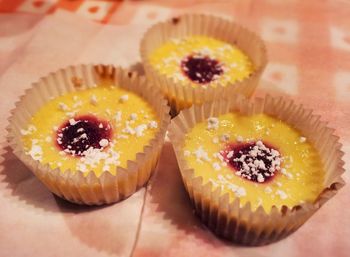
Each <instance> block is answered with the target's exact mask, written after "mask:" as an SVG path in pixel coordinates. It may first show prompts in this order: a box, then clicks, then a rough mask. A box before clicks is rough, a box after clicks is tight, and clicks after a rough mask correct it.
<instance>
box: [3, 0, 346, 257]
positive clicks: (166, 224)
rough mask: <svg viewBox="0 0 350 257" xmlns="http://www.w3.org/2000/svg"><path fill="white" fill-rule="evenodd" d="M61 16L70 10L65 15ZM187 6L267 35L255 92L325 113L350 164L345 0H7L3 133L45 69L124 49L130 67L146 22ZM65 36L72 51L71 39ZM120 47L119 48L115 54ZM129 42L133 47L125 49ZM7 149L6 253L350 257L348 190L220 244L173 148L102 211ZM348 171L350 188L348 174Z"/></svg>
mask: <svg viewBox="0 0 350 257" xmlns="http://www.w3.org/2000/svg"><path fill="white" fill-rule="evenodd" d="M62 11H68V12H69V13H71V15H70V16H69V15H63V14H61V15H58V14H60V13H63V12H62ZM187 12H196V13H210V14H216V15H220V16H223V17H227V18H229V19H233V20H234V21H237V22H238V23H240V24H243V25H244V26H246V27H248V28H250V29H251V30H253V31H255V32H256V33H258V34H259V35H261V37H262V38H263V39H264V40H265V42H266V44H267V49H268V54H269V64H268V66H267V69H266V71H265V73H264V75H263V79H262V82H261V85H259V88H258V90H257V92H256V95H264V94H266V93H271V94H273V95H276V94H277V95H289V96H291V97H293V99H295V100H296V101H297V102H298V103H303V104H304V105H305V106H306V107H308V108H312V109H314V111H315V113H317V114H320V115H322V120H325V121H328V122H329V124H330V126H332V127H334V128H335V129H336V134H337V135H339V136H340V138H341V142H342V143H343V150H344V151H345V154H346V155H345V157H344V160H346V165H345V168H346V169H349V168H350V166H349V162H348V161H347V160H349V157H350V130H349V129H348V127H349V125H350V32H349V31H350V20H349V17H350V2H349V1H345V0H343V1H342V0H334V1H319V0H308V1H302V0H300V1H293V0H285V1H280V0H261V1H252V0H250V1H249V0H245V1H239V0H237V1H235V0H233V1H223V0H221V1H209V0H206V1H204V0H201V1H194V0H177V1H160V0H159V1H125V2H124V1H81V0H47V1H40V0H2V1H1V0H0V58H1V62H0V86H1V89H2V94H1V97H2V100H4V99H7V101H0V121H1V122H0V130H1V132H2V133H4V132H3V131H4V127H5V125H6V124H5V122H4V121H6V119H7V117H8V114H9V110H10V109H11V108H13V104H14V102H15V100H16V99H18V96H19V95H21V94H22V93H23V91H24V88H25V86H27V85H29V84H30V83H31V82H33V81H35V80H36V79H37V78H38V77H39V76H41V75H45V74H46V73H47V72H50V71H53V70H56V69H57V68H59V67H63V66H66V65H68V64H75V63H84V62H92V61H94V62H97V63H98V62H105V63H108V62H113V60H116V59H117V58H119V56H120V55H121V57H120V59H118V64H120V65H129V63H127V62H126V61H125V60H128V59H132V60H136V59H137V58H138V52H137V51H138V42H139V40H140V38H141V36H142V33H143V32H144V29H146V28H147V27H148V26H150V25H151V24H153V23H155V22H158V21H161V20H164V19H167V18H169V17H171V16H174V15H178V14H181V13H187ZM84 17H85V18H86V19H85V18H84ZM88 20H92V21H94V22H91V21H88ZM41 21H42V22H41ZM14 23H16V26H17V27H16V31H12V33H10V32H11V31H8V30H7V28H12V26H11V25H12V24H14ZM101 24H110V25H116V26H105V25H101ZM73 25H74V26H73ZM75 27H76V28H77V29H75ZM39 32H40V33H39ZM80 32H81V34H80V35H79V37H77V38H75V37H76V34H77V33H80ZM118 33H119V34H118ZM48 35H50V36H52V35H53V36H56V38H54V37H53V36H52V37H49V36H48ZM114 35H116V36H114ZM71 39H74V40H71ZM64 40H66V41H69V44H70V45H69V47H64V46H63V44H64V42H65V41H64ZM13 42H16V43H15V44H14V43H13ZM96 46H99V47H96ZM114 46H116V47H118V50H120V51H110V52H108V53H106V49H112V48H113V47H114ZM48 47H49V48H48ZM130 48H132V49H133V51H134V52H128V51H123V50H125V49H130ZM48 49H49V50H48ZM135 49H137V50H135ZM38 60H39V61H38ZM46 60H47V62H45V61H46ZM72 60H73V62H74V63H72ZM119 60H120V61H119ZM67 62H68V63H67ZM19 74H20V76H19ZM8 151H9V149H8V148H6V147H2V148H1V149H0V155H1V161H0V205H1V206H2V210H1V212H0V230H1V231H4V233H2V236H1V237H0V238H1V240H0V255H1V256H24V255H28V256H38V257H39V256H97V255H98V256H137V257H146V256H152V257H153V256H169V257H172V256H195V255H196V256H201V257H205V256H211V257H216V256H348V254H349V252H350V220H349V217H350V209H349V208H346V206H347V205H348V203H349V200H350V199H349V195H350V188H349V185H346V186H345V187H344V188H343V189H342V190H341V191H340V192H339V194H338V195H337V196H336V197H334V198H333V199H332V200H331V201H330V202H328V203H327V204H326V205H325V206H324V207H322V209H321V210H320V211H319V212H318V213H317V214H316V215H315V216H314V217H312V218H311V220H310V221H308V222H307V224H305V225H304V226H303V227H302V228H301V229H300V230H299V231H297V232H296V233H294V234H293V235H292V236H290V237H288V238H287V239H285V240H283V241H281V242H278V243H276V244H272V245H269V246H265V247H259V248H243V247H236V246H232V245H230V244H227V243H226V242H224V241H222V240H219V239H217V238H216V237H214V236H213V235H212V234H211V233H209V232H207V231H206V230H205V228H203V227H202V225H201V224H200V222H199V221H198V219H197V218H196V217H195V216H194V215H193V214H192V208H191V205H190V203H189V200H188V198H187V195H186V193H185V191H184V188H183V186H182V182H181V179H180V176H179V171H178V168H177V165H176V159H175V157H174V154H173V151H172V148H171V146H170V144H169V143H168V144H166V145H165V147H164V151H163V153H162V160H163V161H161V162H160V164H159V167H158V172H157V174H156V176H155V177H153V178H152V181H151V183H150V185H151V186H150V187H148V188H143V189H141V190H140V191H138V192H137V193H136V194H135V195H133V196H132V197H130V198H129V199H127V200H126V201H123V202H121V203H118V204H115V205H112V206H107V207H103V208H83V207H80V208H77V207H76V206H72V205H70V204H68V203H66V202H64V201H61V200H60V199H56V198H53V197H52V195H51V194H49V193H48V192H47V191H46V189H45V188H44V187H43V186H42V185H41V184H40V183H39V182H38V181H37V179H36V178H34V177H33V176H32V175H30V173H29V172H28V170H27V169H26V168H25V167H24V166H23V165H22V164H21V163H20V162H19V161H18V160H17V159H16V158H15V157H14V156H13V154H11V153H9V152H8ZM344 178H345V180H346V181H347V182H348V183H349V179H350V177H349V175H348V173H346V174H345V175H344Z"/></svg>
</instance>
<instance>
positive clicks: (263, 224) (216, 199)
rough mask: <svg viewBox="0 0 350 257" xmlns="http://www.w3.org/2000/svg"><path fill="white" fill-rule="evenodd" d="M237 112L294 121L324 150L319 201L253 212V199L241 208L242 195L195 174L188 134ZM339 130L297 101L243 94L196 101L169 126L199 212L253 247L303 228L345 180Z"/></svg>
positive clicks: (220, 231)
mask: <svg viewBox="0 0 350 257" xmlns="http://www.w3.org/2000/svg"><path fill="white" fill-rule="evenodd" d="M232 111H233V112H240V113H242V114H246V115H251V114H258V113H265V114H267V115H270V116H272V117H275V118H278V119H280V120H282V121H284V122H286V123H288V124H290V125H291V126H292V127H294V128H296V129H297V130H299V131H300V132H301V133H302V134H303V135H304V136H306V137H307V139H308V141H309V142H311V144H313V145H314V147H315V148H316V149H317V150H318V151H319V154H320V157H321V160H322V164H323V167H324V170H325V178H324V181H323V183H324V190H323V191H322V193H321V194H320V195H319V196H318V198H317V199H316V200H315V202H314V203H305V204H300V205H298V206H294V207H293V208H288V207H287V206H282V207H281V208H280V209H278V208H277V207H276V206H273V207H272V209H271V212H270V213H267V212H266V211H265V210H264V209H263V208H262V206H260V207H259V208H258V209H257V210H255V211H253V210H252V209H251V206H250V203H247V204H246V205H244V206H240V201H239V198H236V199H235V200H234V201H233V202H230V201H229V197H228V195H227V194H223V193H221V191H220V189H216V190H214V189H213V187H212V184H211V183H207V184H204V183H203V179H202V177H196V176H195V175H194V170H193V169H192V168H191V167H189V165H188V164H187V162H186V161H185V158H184V154H183V144H184V136H185V135H186V133H187V132H189V131H190V129H191V128H192V127H193V126H194V125H195V124H196V123H199V122H201V121H204V120H206V119H207V118H209V117H217V116H219V115H221V114H225V113H229V112H232ZM333 132H334V129H331V128H329V127H327V126H326V123H325V122H322V121H320V117H319V116H316V115H314V114H312V111H311V110H307V109H304V108H303V106H301V105H296V104H295V103H294V102H293V101H292V100H287V99H285V98H273V97H270V96H267V97H266V98H264V99H261V98H256V99H254V100H247V99H245V98H244V97H243V96H237V97H233V98H231V99H229V100H222V101H216V102H213V103H205V104H203V105H195V106H192V107H191V108H189V109H186V110H183V111H181V112H180V114H179V115H178V116H177V117H176V118H175V119H173V120H172V122H171V125H170V127H169V137H170V139H171V142H172V143H173V146H174V150H175V153H176V157H177V160H178V163H179V167H180V171H181V175H182V178H183V181H184V184H185V187H186V189H187V192H188V194H189V196H190V198H191V200H192V203H193V205H194V208H195V210H196V213H197V214H198V215H199V217H200V218H201V220H202V221H203V223H204V224H206V225H207V226H208V227H209V228H210V229H211V230H212V231H213V232H214V233H215V234H217V235H218V236H220V237H223V238H226V239H228V240H230V241H232V242H234V243H238V244H244V245H252V246H256V245H264V244H268V243H271V242H274V241H277V240H280V239H282V238H284V237H286V236H287V235H289V234H290V233H292V232H293V231H295V230H297V229H298V228H299V227H300V226H301V225H302V224H304V222H305V221H306V220H307V219H308V218H309V217H310V216H311V215H312V214H313V213H314V212H315V211H317V210H318V209H319V208H320V207H321V206H322V205H323V204H324V203H325V202H326V201H327V200H329V199H330V198H331V197H333V196H334V195H335V194H336V192H337V191H338V190H339V189H340V188H341V187H342V186H343V185H344V184H345V182H344V181H343V179H342V178H341V174H342V173H343V172H344V168H343V165H344V162H343V161H342V160H341V157H342V156H343V154H344V153H343V152H342V151H341V144H340V143H339V138H338V137H337V136H335V135H334V134H333Z"/></svg>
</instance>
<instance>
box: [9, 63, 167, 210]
mask: <svg viewBox="0 0 350 257" xmlns="http://www.w3.org/2000/svg"><path fill="white" fill-rule="evenodd" d="M73 69H74V74H84V75H82V77H81V78H79V81H80V83H79V86H77V85H76V84H75V83H74V81H76V79H72V80H71V81H72V84H62V85H61V86H62V87H63V90H62V89H60V90H57V84H55V83H49V84H47V83H45V81H65V80H63V79H62V77H68V76H69V75H68V72H67V71H68V70H62V71H60V72H58V73H55V74H52V75H49V77H48V78H45V79H42V80H41V81H40V82H39V84H38V85H36V86H34V87H33V88H32V89H31V90H30V91H28V92H27V93H26V95H25V96H24V97H23V98H22V100H21V102H20V103H19V106H18V107H17V108H16V110H15V111H14V115H13V117H12V118H11V127H10V135H11V143H12V147H13V148H14V150H15V153H16V154H17V156H18V157H19V158H20V159H21V160H22V161H23V162H24V163H25V164H27V165H28V166H29V167H30V168H31V169H32V171H33V172H34V173H35V174H36V175H37V176H38V177H39V179H41V180H42V182H43V183H44V184H46V185H47V186H48V187H49V189H50V190H51V191H52V192H53V193H55V194H57V195H59V196H62V197H64V198H66V199H67V200H69V201H72V202H76V203H84V204H103V203H111V202H115V201H119V200H121V199H123V198H125V197H127V196H129V195H130V194H132V193H134V192H135V191H136V190H137V189H138V188H139V187H141V186H143V185H144V184H145V183H146V182H147V180H148V178H149V177H150V175H151V173H152V171H153V168H154V166H155V165H156V161H157V158H158V156H159V151H160V148H161V146H162V142H163V139H164V135H165V131H166V127H167V123H168V121H169V117H168V114H167V112H168V108H167V107H166V101H165V100H164V99H163V98H162V97H161V94H160V92H158V91H157V90H153V89H150V88H149V87H148V85H147V84H146V83H145V81H144V80H141V79H139V78H138V77H137V76H136V74H133V73H130V72H126V71H123V70H121V69H119V68H115V67H113V66H77V67H74V68H73ZM91 78H94V80H91ZM44 87H45V90H43V88H44ZM62 91H63V92H62ZM48 92H50V93H51V94H48ZM59 92H60V93H59ZM33 103H36V104H35V105H34V106H33V105H32V104H33ZM28 105H30V107H29V106H28ZM24 110H29V112H27V111H26V112H24ZM130 145H132V147H130Z"/></svg>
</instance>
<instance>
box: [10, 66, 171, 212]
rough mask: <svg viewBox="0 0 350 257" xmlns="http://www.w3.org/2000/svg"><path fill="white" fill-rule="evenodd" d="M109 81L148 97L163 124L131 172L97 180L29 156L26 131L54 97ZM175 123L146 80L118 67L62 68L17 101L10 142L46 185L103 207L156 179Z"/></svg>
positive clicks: (107, 174)
mask: <svg viewBox="0 0 350 257" xmlns="http://www.w3.org/2000/svg"><path fill="white" fill-rule="evenodd" d="M106 81H109V82H112V83H113V84H114V85H116V86H119V87H121V88H124V89H126V90H128V91H131V92H134V93H136V94H137V95H139V96H141V97H142V98H143V99H145V100H146V101H147V102H148V103H149V104H150V105H151V106H152V107H153V109H154V110H155V112H156V113H157V115H158V117H159V120H160V123H159V129H158V132H157V133H156V135H155V137H154V138H153V139H152V140H151V141H150V142H149V144H148V145H146V146H144V148H143V152H139V153H137V154H136V158H135V160H129V161H128V163H127V168H125V169H124V168H121V167H118V168H117V170H116V175H112V174H111V173H110V172H103V173H102V174H101V176H96V175H95V173H94V172H93V171H90V172H89V173H88V174H86V173H83V172H81V171H74V172H71V171H69V170H66V171H63V170H60V169H59V168H57V169H54V170H52V169H50V167H49V165H48V164H46V165H45V164H42V163H41V162H39V161H36V160H34V159H33V158H32V157H31V156H29V155H27V154H25V152H24V149H23V143H22V140H21V137H22V136H21V133H20V130H21V129H23V128H25V127H26V126H27V124H28V122H29V120H30V118H31V117H32V116H33V115H34V114H35V113H36V111H37V110H38V109H39V108H40V107H41V106H43V104H45V103H46V102H48V101H49V100H50V99H51V98H52V97H57V96H60V95H62V94H65V93H68V92H72V91H78V90H83V89H87V88H91V87H94V86H95V85H99V84H102V83H104V82H106ZM169 122H170V117H169V107H168V106H167V102H166V100H165V99H164V97H163V96H162V93H161V92H160V91H159V90H157V89H154V88H150V87H149V85H148V84H147V82H146V80H145V78H144V77H139V76H138V75H137V74H136V73H133V72H130V71H126V70H123V69H121V68H119V67H114V66H112V65H79V66H70V67H68V68H65V69H61V70H59V71H57V72H55V73H50V74H49V75H48V76H46V77H43V78H41V79H40V80H39V81H38V82H36V83H34V84H33V85H32V87H31V88H30V89H28V90H27V91H26V92H25V94H24V95H23V96H22V97H21V98H20V100H19V102H17V103H16V107H15V109H14V110H13V111H12V114H11V118H10V120H9V123H10V125H9V127H8V132H9V137H8V140H9V144H10V146H11V148H12V149H13V152H14V154H15V155H16V156H17V157H18V158H19V159H20V160H21V161H22V162H23V163H24V164H25V165H26V166H27V167H28V168H29V169H30V170H31V171H32V172H33V173H34V174H35V175H36V176H37V177H38V178H39V179H40V180H41V182H42V183H44V184H45V185H46V186H47V187H48V189H50V191H52V192H53V193H54V194H56V195H58V196H60V197H63V198H65V199H66V200H68V201H71V202H74V203H78V204H87V205H101V204H108V203H113V202H117V201H120V200H122V199H125V198H126V197H128V196H130V195H131V194H133V193H134V192H135V191H136V190H138V189H139V188H140V187H142V186H143V185H144V184H145V183H146V182H147V181H148V179H149V178H150V176H151V174H152V171H153V170H154V168H155V166H156V164H157V161H158V158H159V155H160V151H161V148H162V145H163V141H164V136H165V132H166V130H167V127H168V124H169Z"/></svg>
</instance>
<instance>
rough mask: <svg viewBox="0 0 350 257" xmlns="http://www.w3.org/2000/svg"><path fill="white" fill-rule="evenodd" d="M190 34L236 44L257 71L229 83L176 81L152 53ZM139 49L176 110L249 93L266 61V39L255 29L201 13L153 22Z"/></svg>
mask: <svg viewBox="0 0 350 257" xmlns="http://www.w3.org/2000/svg"><path fill="white" fill-rule="evenodd" d="M191 35H205V36H208V37H212V38H216V39H219V40H222V41H224V42H227V43H229V44H233V45H236V46H237V47H238V48H239V49H241V50H242V51H243V52H244V53H245V54H246V55H247V56H248V57H249V58H250V59H251V61H252V62H253V65H254V67H255V71H254V72H253V73H252V74H251V75H250V76H249V77H247V78H245V79H243V80H242V81H239V82H233V83H230V84H227V85H226V86H213V85H209V86H206V87H203V86H198V87H194V86H193V85H191V84H190V82H175V81H174V79H173V78H172V77H170V76H166V75H164V74H160V73H159V72H158V71H157V70H156V69H155V68H154V67H153V66H152V65H151V63H150V62H149V55H150V53H152V52H153V51H154V50H155V49H157V48H158V47H160V46H161V45H163V44H164V43H166V42H169V40H171V39H174V38H182V37H186V36H191ZM140 52H141V57H142V62H143V65H144V69H145V73H146V76H147V79H149V80H150V81H152V83H153V84H154V85H156V86H158V87H159V88H160V89H161V90H162V92H163V93H164V94H165V95H166V97H167V98H168V100H169V102H170V105H171V107H172V111H173V113H174V114H176V113H177V112H179V111H180V110H181V109H184V108H186V107H189V106H191V105H192V104H200V103H204V102H206V101H213V100H218V99H222V98H225V97H227V96H232V95H233V94H237V93H240V94H243V95H245V96H246V97H250V96H251V95H252V94H253V92H254V90H255V88H256V87H257V85H258V81H259V79H260V76H261V74H262V72H263V70H264V68H265V66H266V63H267V54H266V48H265V45H264V42H263V41H262V40H261V39H260V38H259V37H258V36H257V35H256V34H255V33H253V32H251V31H249V30H247V29H246V28H244V27H242V26H240V25H238V24H236V23H234V22H231V21H228V20H225V19H222V18H219V17H215V16H210V15H200V14H192V15H191V14H187V15H183V16H180V17H176V18H173V19H171V20H169V21H166V22H162V23H158V24H156V25H154V26H153V27H151V28H150V29H149V30H148V31H147V32H146V33H145V35H144V37H143V39H142V41H141V48H140Z"/></svg>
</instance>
